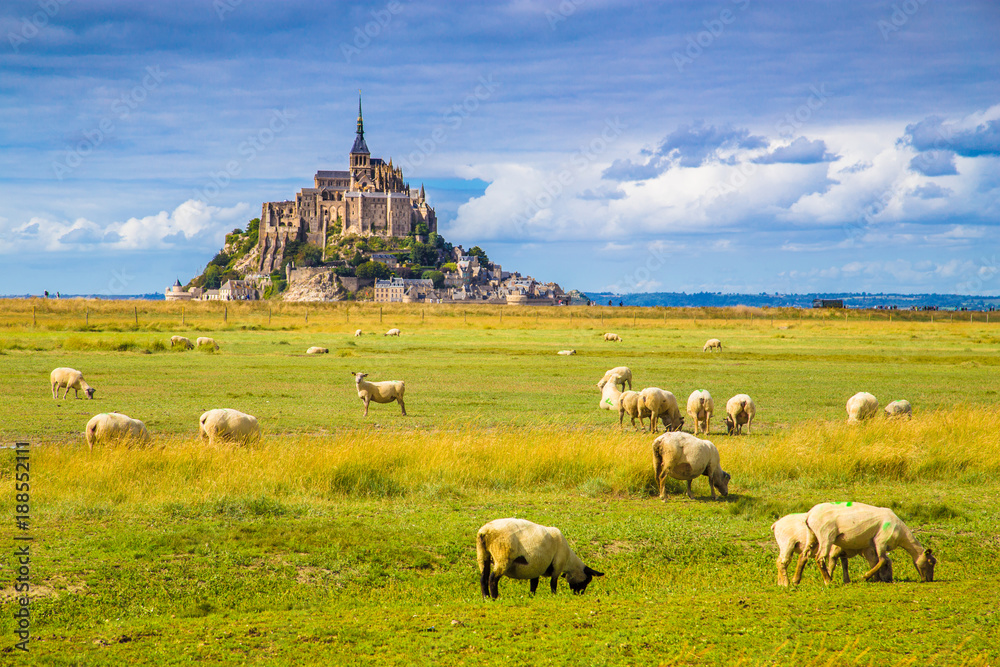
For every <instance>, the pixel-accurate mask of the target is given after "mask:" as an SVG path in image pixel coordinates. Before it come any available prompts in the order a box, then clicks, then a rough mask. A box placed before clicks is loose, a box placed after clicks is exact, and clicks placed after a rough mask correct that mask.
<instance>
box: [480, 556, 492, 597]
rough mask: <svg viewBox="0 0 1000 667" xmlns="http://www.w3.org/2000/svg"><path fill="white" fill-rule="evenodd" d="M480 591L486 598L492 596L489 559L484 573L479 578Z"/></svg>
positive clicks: (484, 566)
mask: <svg viewBox="0 0 1000 667" xmlns="http://www.w3.org/2000/svg"><path fill="white" fill-rule="evenodd" d="M479 591H480V592H481V593H482V594H483V597H484V598H488V597H489V596H490V561H489V559H487V560H486V562H485V563H483V572H482V574H481V575H480V576H479Z"/></svg>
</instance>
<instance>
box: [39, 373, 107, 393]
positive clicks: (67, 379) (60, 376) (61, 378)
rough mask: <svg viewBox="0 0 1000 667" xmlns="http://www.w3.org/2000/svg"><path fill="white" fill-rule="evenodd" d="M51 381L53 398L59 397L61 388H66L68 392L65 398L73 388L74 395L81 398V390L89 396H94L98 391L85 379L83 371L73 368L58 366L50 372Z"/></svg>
mask: <svg viewBox="0 0 1000 667" xmlns="http://www.w3.org/2000/svg"><path fill="white" fill-rule="evenodd" d="M49 383H50V384H51V385H52V398H59V390H60V389H62V388H64V387H65V389H66V393H65V394H64V395H63V398H66V397H67V396H69V390H70V389H72V390H73V395H74V396H76V397H77V398H80V390H81V389H82V390H83V393H84V394H85V395H86V396H87V398H94V392H95V391H97V390H96V389H94V388H93V387H91V386H90V385H89V384H87V382H86V381H85V380H84V379H83V373H81V372H80V371H78V370H75V369H72V368H57V369H55V370H54V371H52V372H51V373H49Z"/></svg>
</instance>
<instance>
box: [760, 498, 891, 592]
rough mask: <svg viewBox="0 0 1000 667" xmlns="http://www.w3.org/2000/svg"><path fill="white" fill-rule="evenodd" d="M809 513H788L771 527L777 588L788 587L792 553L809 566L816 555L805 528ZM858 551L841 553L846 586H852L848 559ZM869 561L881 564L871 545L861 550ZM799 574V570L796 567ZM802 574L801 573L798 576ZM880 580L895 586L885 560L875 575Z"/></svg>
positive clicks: (888, 561)
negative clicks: (776, 563) (775, 544)
mask: <svg viewBox="0 0 1000 667" xmlns="http://www.w3.org/2000/svg"><path fill="white" fill-rule="evenodd" d="M806 516H807V513H806V512H800V513H799V514H789V515H787V516H783V517H781V518H780V519H778V520H777V521H775V522H774V523H773V524H771V532H772V533H774V540H775V541H776V542H777V543H778V585H779V586H787V585H788V564H789V563H790V562H791V560H792V554H799V560H800V561H805V562H807V563H808V561H809V559H810V558H812V557H813V556H815V554H814V553H812V552H810V551H809V550H808V549H809V547H810V537H809V534H810V531H809V527H808V526H806ZM811 542H812V547H813V548H815V546H816V540H815V538H813V539H812V540H811ZM858 553H859V552H856V551H843V550H838V554H837V556H836V557H837V558H839V559H840V563H841V566H842V567H843V571H844V583H845V584H849V583H851V576H850V574H848V571H847V559H848V558H851V557H853V556H855V555H857V554H858ZM860 553H862V554H863V555H864V557H865V559H866V560H867V561H868V564H869V565H871V566H874V565H875V563H877V562H878V555H877V554H876V552H875V548H874V547H872V546H869V547H867V548H865V549H864V550H863V551H861V552H860ZM796 571H797V572H798V568H797V567H796ZM799 574H801V573H799ZM875 578H876V579H877V580H878V581H882V582H885V583H889V584H891V583H892V561H890V560H888V559H886V562H885V565H883V566H882V569H881V570H879V571H878V573H877V574H876V575H875ZM799 581H800V580H799V579H797V578H796V579H794V580H793V581H792V583H793V584H796V585H798V583H799Z"/></svg>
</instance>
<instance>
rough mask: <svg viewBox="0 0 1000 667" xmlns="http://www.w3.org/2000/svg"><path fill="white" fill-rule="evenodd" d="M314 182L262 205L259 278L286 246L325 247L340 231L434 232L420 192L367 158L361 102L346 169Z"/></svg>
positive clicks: (366, 233) (378, 161) (398, 173)
mask: <svg viewBox="0 0 1000 667" xmlns="http://www.w3.org/2000/svg"><path fill="white" fill-rule="evenodd" d="M313 180H314V183H313V187H311V188H303V189H301V190H299V192H298V194H297V195H296V196H295V199H293V200H289V201H276V202H265V203H264V205H263V207H262V210H261V214H260V231H259V240H258V244H259V257H260V265H259V267H258V268H259V270H260V271H261V272H262V273H270V272H271V271H273V270H274V269H275V268H279V267H280V266H281V258H282V255H283V254H284V248H285V246H286V245H287V244H288V243H289V242H290V241H306V242H308V243H315V244H316V245H318V246H320V247H324V246H325V245H326V239H327V233H328V232H329V231H330V230H332V229H336V228H337V226H338V225H339V227H340V233H341V234H358V235H360V236H384V237H404V236H409V235H410V234H412V233H414V232H416V231H417V226H418V225H421V224H423V225H425V226H426V228H427V231H426V233H430V232H436V231H437V217H436V215H435V214H434V209H433V208H431V207H430V205H429V204H428V203H427V199H426V197H425V195H424V188H423V186H421V187H420V191H419V192H418V193H415V192H411V191H410V185H409V184H408V183H406V182H405V181H404V180H403V172H402V170H400V169H399V168H398V167H394V166H393V165H392V160H389V162H388V163H386V162H385V161H383V160H381V159H380V158H373V157H371V154H370V153H369V152H368V145H367V144H366V143H365V129H364V121H363V119H362V116H361V99H360V98H358V129H357V136H356V137H355V139H354V146H352V147H351V153H350V169H349V170H347V171H317V172H316V176H315V177H314V179H313ZM420 231H421V232H423V230H422V229H421V230H420Z"/></svg>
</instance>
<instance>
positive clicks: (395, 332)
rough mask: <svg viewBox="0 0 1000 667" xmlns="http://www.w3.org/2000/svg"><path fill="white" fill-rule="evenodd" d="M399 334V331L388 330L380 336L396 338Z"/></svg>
mask: <svg viewBox="0 0 1000 667" xmlns="http://www.w3.org/2000/svg"><path fill="white" fill-rule="evenodd" d="M401 333H402V332H401V331H400V330H399V329H389V330H388V331H386V332H385V333H384V334H382V335H383V336H398V335H399V334H401Z"/></svg>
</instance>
